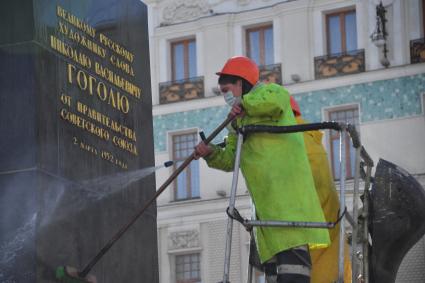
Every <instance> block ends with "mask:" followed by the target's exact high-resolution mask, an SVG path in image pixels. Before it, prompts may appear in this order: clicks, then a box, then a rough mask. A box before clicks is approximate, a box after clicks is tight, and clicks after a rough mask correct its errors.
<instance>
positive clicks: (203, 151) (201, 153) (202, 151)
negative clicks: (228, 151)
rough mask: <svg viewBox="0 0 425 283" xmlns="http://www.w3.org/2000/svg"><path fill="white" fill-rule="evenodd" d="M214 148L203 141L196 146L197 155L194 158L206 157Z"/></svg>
mask: <svg viewBox="0 0 425 283" xmlns="http://www.w3.org/2000/svg"><path fill="white" fill-rule="evenodd" d="M212 151H213V149H212V148H211V147H210V146H209V145H206V144H205V143H204V142H203V141H201V142H200V143H199V144H198V145H197V146H195V155H194V158H195V159H196V160H198V159H199V158H201V157H205V156H208V155H210V154H211V152H212Z"/></svg>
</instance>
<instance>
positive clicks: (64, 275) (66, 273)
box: [56, 115, 235, 283]
mask: <svg viewBox="0 0 425 283" xmlns="http://www.w3.org/2000/svg"><path fill="white" fill-rule="evenodd" d="M234 119H235V117H233V116H231V115H229V116H228V117H227V119H226V120H225V121H224V122H223V123H221V125H220V126H218V127H217V128H216V129H215V130H214V131H213V132H212V133H211V135H210V136H208V138H206V139H204V138H202V140H203V141H204V143H205V144H209V143H210V142H211V141H212V140H213V139H214V138H215V137H216V136H217V135H218V134H219V133H220V132H221V131H222V130H223V129H224V128H225V127H226V126H227V125H228V124H229V123H230V122H232V121H233V120H234ZM194 159H195V152H193V153H192V154H191V155H190V156H189V157H188V158H187V159H186V160H185V161H183V163H182V164H180V166H179V167H178V168H177V169H176V170H175V171H174V172H173V173H172V174H171V176H170V177H168V179H167V180H166V181H165V182H164V184H162V186H161V187H160V188H159V189H158V190H157V191H156V193H155V194H154V195H153V197H152V198H151V199H150V200H149V201H148V202H147V203H146V204H145V205H144V206H143V207H142V208H141V209H140V211H138V212H137V213H136V214H135V215H134V216H133V217H132V218H131V219H130V221H129V222H128V223H127V224H125V225H124V226H123V227H122V228H121V229H120V230H119V231H118V232H117V233H116V234H115V235H114V236H113V237H112V238H111V239H110V240H109V242H108V243H106V244H105V246H104V247H103V248H102V249H101V250H100V251H99V252H98V253H97V254H96V255H95V256H94V257H93V258H92V259H91V260H90V262H89V263H88V264H87V265H86V266H85V267H84V269H83V270H82V271H76V270H77V269H74V268H72V267H69V266H60V267H58V268H57V269H56V278H57V279H59V280H61V282H66V283H95V282H96V278H95V277H94V276H91V275H88V274H89V272H90V271H91V269H92V268H93V267H94V266H95V265H96V263H97V262H98V261H99V260H100V259H101V258H102V257H103V256H104V255H105V254H106V252H108V251H109V249H110V248H111V247H112V246H113V245H114V244H115V243H116V242H117V241H118V240H119V239H120V238H121V236H122V235H124V233H125V232H127V230H128V229H129V228H130V227H131V226H132V225H133V224H134V222H136V220H137V219H138V218H139V217H140V216H141V215H143V213H144V212H145V211H146V209H147V208H148V207H149V206H150V205H151V204H152V203H153V202H154V201H155V200H156V199H157V198H158V197H159V195H160V194H161V193H162V192H163V191H165V189H166V188H167V187H168V186H169V185H170V184H171V183H172V182H173V181H174V180H175V179H176V178H177V176H178V175H179V174H180V173H181V172H183V170H184V169H185V168H186V167H187V166H188V165H189V164H190V163H191V162H192V160H194ZM173 164H174V162H173V161H171V160H170V161H167V162H165V163H164V164H163V166H164V167H169V166H171V165H173Z"/></svg>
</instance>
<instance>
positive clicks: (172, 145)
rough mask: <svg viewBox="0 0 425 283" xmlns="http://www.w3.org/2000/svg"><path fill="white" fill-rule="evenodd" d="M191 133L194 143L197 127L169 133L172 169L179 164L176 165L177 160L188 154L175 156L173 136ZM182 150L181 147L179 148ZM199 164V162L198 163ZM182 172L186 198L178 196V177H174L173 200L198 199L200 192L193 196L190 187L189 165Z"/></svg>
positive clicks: (184, 158) (190, 172)
mask: <svg viewBox="0 0 425 283" xmlns="http://www.w3.org/2000/svg"><path fill="white" fill-rule="evenodd" d="M189 135H192V136H193V141H194V145H196V144H197V143H198V142H199V138H198V129H193V130H189V131H182V132H175V133H172V134H171V158H172V159H171V160H173V161H174V163H173V171H175V170H176V169H177V168H178V167H179V166H178V165H177V164H178V162H179V161H184V160H186V159H187V158H188V157H189V155H188V156H185V157H181V158H178V157H177V151H176V148H175V145H176V144H177V143H176V142H175V138H176V137H183V136H189ZM189 148H190V149H192V147H189ZM184 149H188V148H184ZM179 150H182V149H179ZM198 166H199V164H198ZM182 172H186V196H187V197H186V198H178V189H179V187H178V178H176V179H175V180H174V181H173V187H174V189H173V191H174V192H173V201H185V200H191V199H199V198H200V192H199V195H198V196H193V188H192V174H193V172H192V169H191V167H190V165H189V166H187V167H186V168H185V169H184V170H183V171H182Z"/></svg>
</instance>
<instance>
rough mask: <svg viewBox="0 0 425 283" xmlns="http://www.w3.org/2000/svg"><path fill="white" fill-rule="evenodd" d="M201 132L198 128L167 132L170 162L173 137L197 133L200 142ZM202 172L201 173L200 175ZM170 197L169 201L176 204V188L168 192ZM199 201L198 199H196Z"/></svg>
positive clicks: (170, 169) (170, 168)
mask: <svg viewBox="0 0 425 283" xmlns="http://www.w3.org/2000/svg"><path fill="white" fill-rule="evenodd" d="M200 131H201V129H200V128H198V127H193V128H185V129H178V130H171V131H167V132H166V135H167V142H166V146H167V148H166V151H167V153H168V157H169V160H173V136H174V135H184V134H191V133H196V136H197V137H198V140H197V142H199V141H200V137H199V132H200ZM172 167H173V166H170V167H169V172H170V175H171V174H172V172H173V168H172ZM200 173H201V172H199V174H200ZM168 194H169V195H168V196H169V200H170V202H174V201H176V199H175V198H174V188H173V189H171V190H168ZM199 197H201V192H199ZM196 200H197V199H196ZM181 201H183V202H184V201H193V200H192V199H188V200H179V202H181Z"/></svg>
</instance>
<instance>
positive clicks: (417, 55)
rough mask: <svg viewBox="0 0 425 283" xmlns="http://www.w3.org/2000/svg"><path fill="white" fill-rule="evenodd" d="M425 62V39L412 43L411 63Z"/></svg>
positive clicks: (412, 41)
mask: <svg viewBox="0 0 425 283" xmlns="http://www.w3.org/2000/svg"><path fill="white" fill-rule="evenodd" d="M422 62H425V38H419V39H415V40H411V41H410V63H412V64H415V63H422Z"/></svg>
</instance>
